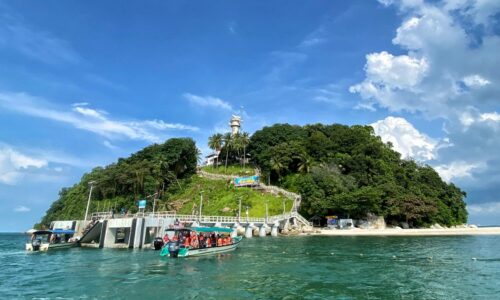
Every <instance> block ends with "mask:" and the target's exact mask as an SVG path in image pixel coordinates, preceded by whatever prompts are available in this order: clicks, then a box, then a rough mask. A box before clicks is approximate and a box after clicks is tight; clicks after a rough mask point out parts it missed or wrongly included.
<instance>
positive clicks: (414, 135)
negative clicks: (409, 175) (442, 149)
mask: <svg viewBox="0 0 500 300" xmlns="http://www.w3.org/2000/svg"><path fill="white" fill-rule="evenodd" d="M370 125H371V126H372V127H373V129H374V131H375V134H376V135H378V136H380V137H381V138H382V141H383V142H384V143H387V142H391V143H392V145H393V146H394V150H396V151H397V152H399V153H401V155H402V157H403V158H413V159H415V160H417V161H428V160H432V159H435V158H436V150H437V149H438V141H436V140H435V139H432V138H430V137H429V136H427V135H425V134H423V133H421V132H419V131H418V130H417V129H415V127H413V125H412V124H411V123H409V122H408V121H407V120H406V119H404V118H396V117H387V118H385V119H384V120H380V121H377V122H375V123H373V124H370Z"/></svg>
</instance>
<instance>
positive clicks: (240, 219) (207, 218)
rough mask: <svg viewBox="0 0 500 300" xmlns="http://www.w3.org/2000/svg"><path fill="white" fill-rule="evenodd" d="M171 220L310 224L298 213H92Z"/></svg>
mask: <svg viewBox="0 0 500 300" xmlns="http://www.w3.org/2000/svg"><path fill="white" fill-rule="evenodd" d="M144 217H149V218H158V219H165V218H172V219H175V220H178V221H179V222H187V223H192V222H200V223H267V224H270V223H275V222H281V221H284V220H287V219H291V218H296V219H297V220H298V221H299V222H301V223H302V224H304V225H308V226H311V223H310V222H309V221H308V220H306V219H305V218H304V217H302V216H301V215H300V214H299V213H298V212H296V211H292V212H289V213H284V214H280V215H274V216H269V217H267V218H255V217H234V216H201V217H200V216H199V215H182V214H177V213H176V212H175V211H159V212H155V213H152V212H150V213H142V212H138V213H135V214H112V213H110V212H95V213H92V220H107V219H119V218H144Z"/></svg>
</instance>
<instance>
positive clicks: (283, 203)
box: [283, 198, 286, 214]
mask: <svg viewBox="0 0 500 300" xmlns="http://www.w3.org/2000/svg"><path fill="white" fill-rule="evenodd" d="M285 211H286V210H285V198H283V214H285Z"/></svg>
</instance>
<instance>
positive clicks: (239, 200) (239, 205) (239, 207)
mask: <svg viewBox="0 0 500 300" xmlns="http://www.w3.org/2000/svg"><path fill="white" fill-rule="evenodd" d="M238 202H239V203H238V222H241V196H240V197H239V198H238Z"/></svg>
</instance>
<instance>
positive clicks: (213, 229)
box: [191, 227, 233, 232]
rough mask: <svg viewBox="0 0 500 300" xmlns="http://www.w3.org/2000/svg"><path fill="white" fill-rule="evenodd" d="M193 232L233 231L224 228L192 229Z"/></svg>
mask: <svg viewBox="0 0 500 300" xmlns="http://www.w3.org/2000/svg"><path fill="white" fill-rule="evenodd" d="M191 230H194V231H198V232H214V231H216V232H232V231H233V230H232V229H231V228H224V227H191Z"/></svg>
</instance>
